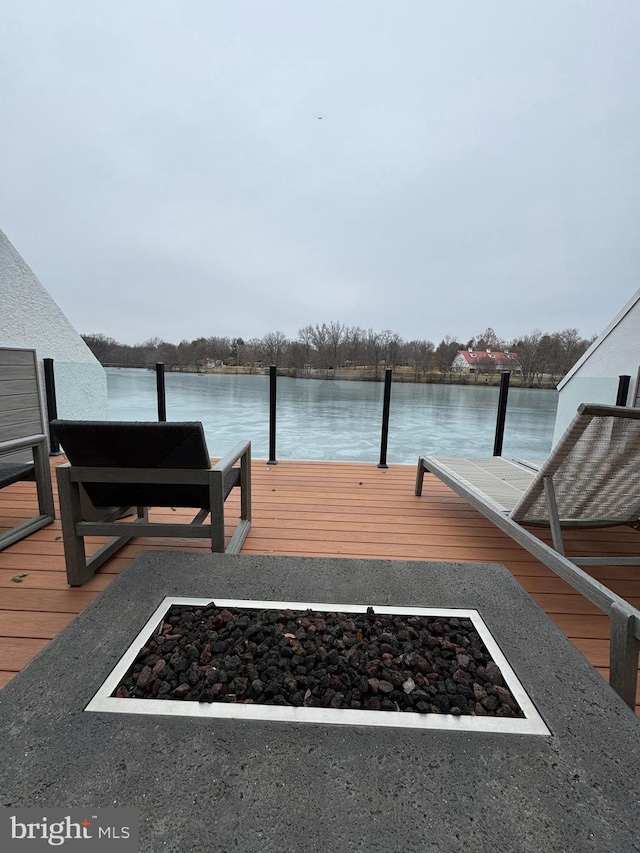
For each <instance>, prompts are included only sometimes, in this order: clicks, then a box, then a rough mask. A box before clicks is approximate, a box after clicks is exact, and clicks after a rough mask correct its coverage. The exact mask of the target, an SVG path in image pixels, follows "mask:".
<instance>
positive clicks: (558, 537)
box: [542, 477, 565, 557]
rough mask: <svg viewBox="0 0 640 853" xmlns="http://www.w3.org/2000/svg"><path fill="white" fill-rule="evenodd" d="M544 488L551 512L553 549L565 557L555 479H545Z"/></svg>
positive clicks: (550, 522) (550, 523)
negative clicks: (554, 484)
mask: <svg viewBox="0 0 640 853" xmlns="http://www.w3.org/2000/svg"><path fill="white" fill-rule="evenodd" d="M542 486H543V488H544V494H545V497H546V499H547V510H548V512H549V527H550V528H551V538H552V540H553V547H554V548H555V549H556V551H557V552H558V554H562V556H563V557H564V555H565V554H564V542H563V539H562V528H561V527H560V519H559V517H558V505H557V503H556V491H555V488H554V486H553V479H552V478H551V477H543V478H542Z"/></svg>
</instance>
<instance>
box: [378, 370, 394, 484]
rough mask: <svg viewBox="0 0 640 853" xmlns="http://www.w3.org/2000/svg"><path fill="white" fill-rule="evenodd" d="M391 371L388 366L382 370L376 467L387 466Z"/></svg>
mask: <svg viewBox="0 0 640 853" xmlns="http://www.w3.org/2000/svg"><path fill="white" fill-rule="evenodd" d="M392 374H393V371H392V369H391V368H390V367H387V369H386V370H385V372H384V400H383V403H382V437H381V439H380V462H378V468H388V467H389V466H388V465H387V440H388V438H389V410H390V408H391V376H392Z"/></svg>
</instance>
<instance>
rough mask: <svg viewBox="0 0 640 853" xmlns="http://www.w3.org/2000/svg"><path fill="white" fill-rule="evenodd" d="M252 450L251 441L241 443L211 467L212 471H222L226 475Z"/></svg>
mask: <svg viewBox="0 0 640 853" xmlns="http://www.w3.org/2000/svg"><path fill="white" fill-rule="evenodd" d="M250 448H251V442H250V441H239V442H238V444H236V446H235V447H234V448H233V449H232V450H230V451H229V452H228V453H227V454H225V456H223V457H222V459H220V460H219V461H218V462H216V464H215V465H212V466H211V470H212V471H221V472H222V473H223V474H226V473H227V471H229V470H230V469H231V468H232V467H233V465H234V463H235V462H237V461H238V459H240V458H241V457H242V456H244V455H245V453H246V452H247V451H248V450H249V449H250Z"/></svg>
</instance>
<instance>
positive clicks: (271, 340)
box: [262, 332, 289, 366]
mask: <svg viewBox="0 0 640 853" xmlns="http://www.w3.org/2000/svg"><path fill="white" fill-rule="evenodd" d="M288 346H289V341H288V339H287V336H286V335H285V334H284V333H283V332H269V333H268V334H267V335H265V336H264V337H263V338H262V349H263V351H264V354H265V357H266V360H267V361H268V362H269V364H275V365H276V366H278V365H282V362H283V359H284V356H285V354H286V351H287V348H288Z"/></svg>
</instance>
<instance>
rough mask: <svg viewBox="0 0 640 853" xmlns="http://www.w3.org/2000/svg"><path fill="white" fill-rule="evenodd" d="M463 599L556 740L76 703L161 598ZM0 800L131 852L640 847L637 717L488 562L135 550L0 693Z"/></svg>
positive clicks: (500, 852) (506, 851)
mask: <svg viewBox="0 0 640 853" xmlns="http://www.w3.org/2000/svg"><path fill="white" fill-rule="evenodd" d="M170 595H177V596H196V597H208V596H210V597H211V598H213V599H214V600H215V598H216V597H218V598H245V599H265V600H269V599H273V600H291V601H330V602H335V603H351V604H354V603H359V602H362V603H367V604H373V605H374V606H375V604H376V603H377V604H396V605H418V606H423V607H470V608H477V609H478V610H479V611H480V613H481V615H482V617H483V618H484V620H485V621H486V623H487V624H488V626H489V628H490V630H491V631H492V632H493V634H494V636H495V637H496V639H497V640H498V642H499V644H500V646H501V648H502V650H503V652H504V653H505V654H506V656H507V658H508V660H509V662H510V663H511V665H512V666H513V668H514V669H515V671H516V673H517V675H518V677H519V678H520V680H521V682H522V683H523V684H524V686H525V688H526V689H527V691H528V693H529V695H530V696H531V698H532V699H533V700H534V702H535V704H536V706H537V708H538V710H539V711H540V713H541V714H542V716H543V718H544V720H545V722H546V723H547V725H548V727H549V728H550V730H551V732H552V736H551V737H548V738H547V737H535V736H526V735H505V734H500V735H495V734H486V733H461V732H440V731H420V730H415V729H402V730H398V729H387V728H384V729H380V728H369V727H344V726H327V725H318V724H300V725H297V724H287V723H274V722H246V721H243V722H238V721H233V720H219V719H216V720H206V719H204V720H203V719H199V720H198V719H188V718H182V717H164V716H157V717H156V716H134V715H129V714H89V713H86V712H84V711H83V708H84V707H85V705H86V704H87V702H88V701H89V700H90V698H91V697H92V696H93V694H94V693H95V691H96V690H97V689H98V687H99V686H100V684H101V683H102V681H103V680H104V679H105V678H106V676H107V675H108V674H109V672H110V671H111V669H112V668H113V666H114V665H115V664H116V663H117V661H118V660H119V658H120V657H121V655H122V654H123V652H124V651H125V649H126V648H127V647H128V645H129V644H130V642H131V641H132V639H133V638H134V637H135V636H136V634H137V633H138V631H139V630H140V629H141V628H142V626H143V625H144V623H145V622H146V621H147V619H148V618H149V616H150V615H151V613H152V612H153V610H154V609H155V608H156V607H157V606H158V604H159V603H160V602H161V600H162V598H163V597H165V596H170ZM0 745H1V754H2V763H1V768H0V796H1V805H2V806H4V807H8V808H18V807H40V808H44V807H68V808H72V807H73V808H76V807H78V806H84V807H87V808H88V807H91V806H93V807H118V806H119V807H123V808H124V807H134V808H136V809H137V810H138V813H139V816H140V850H141V851H176V853H188V851H200V850H202V851H216V853H217V851H220V853H222V851H224V853H227V851H234V850H237V851H242V852H243V853H254V851H278V853H306V851H317V850H323V851H349V850H363V851H364V850H366V851H381V852H382V851H385V853H389V851H398V853H400V851H401V852H402V853H411V851H421V853H423V851H429V852H430V851H433V853H436V851H437V853H449V851H452V853H453V851H465V853H476V851H477V853H485V851H497V853H512V851H513V853H520V852H521V851H522V852H523V853H528V851H545V853H551V851H562V853H567V851H571V853H581V851H602V853H605V851H619V852H620V853H631V851H639V850H640V840H639V837H640V808H639V806H640V782H639V771H640V720H638V719H637V718H636V717H635V715H634V714H633V713H632V712H631V711H630V710H629V708H627V706H626V705H625V704H624V703H623V702H622V701H621V700H620V699H619V698H618V697H617V696H616V694H615V693H614V692H613V691H612V690H611V689H610V688H609V687H608V686H607V685H606V684H605V682H604V681H603V680H602V679H601V678H600V676H599V675H598V674H597V673H596V672H595V671H594V670H593V669H592V667H591V666H590V665H589V664H588V663H587V662H586V660H585V659H584V658H583V657H582V656H581V655H580V653H579V652H578V651H577V650H576V649H575V648H574V647H573V645H572V644H571V643H570V642H569V641H568V640H567V639H566V638H565V637H564V635H563V634H562V633H561V632H560V631H559V630H558V629H557V628H556V627H555V625H554V624H553V623H552V622H551V621H550V620H549V619H548V617H547V616H546V615H545V614H544V613H543V612H542V611H541V610H540V608H538V606H537V605H536V604H535V603H534V602H533V601H532V599H531V598H530V597H529V596H528V595H527V594H526V593H525V592H524V590H523V589H522V588H521V587H520V585H519V584H518V583H517V582H516V581H515V580H514V579H513V578H512V577H511V575H510V574H509V573H508V572H507V571H506V570H505V569H504V568H503V567H502V566H496V565H478V564H476V565H473V564H449V563H448V564H445V563H440V564H437V563H422V562H396V561H369V560H337V559H316V558H306V559H299V558H295V557H252V556H225V555H213V554H211V555H210V554H206V555H199V554H180V555H177V554H172V553H167V552H156V553H153V552H146V553H145V554H143V555H141V556H140V557H139V558H138V559H137V560H135V561H134V562H133V563H132V564H131V565H130V566H129V567H128V568H127V569H126V570H125V571H124V572H123V573H122V574H121V575H120V576H119V577H118V578H117V579H116V580H115V581H114V582H113V583H112V584H111V585H110V586H109V587H108V588H107V589H106V590H105V591H104V592H103V593H101V594H100V595H99V596H98V598H97V599H96V600H95V601H94V602H93V604H92V605H91V606H89V607H88V608H87V609H86V610H85V611H83V612H82V613H81V614H80V615H79V616H78V617H77V618H76V619H75V620H74V621H73V622H72V623H71V625H69V626H68V627H67V628H66V629H65V630H64V631H63V632H62V633H61V634H60V635H59V636H58V637H57V638H56V639H55V640H53V641H52V642H51V643H50V644H49V645H48V646H47V647H46V648H45V649H44V650H43V652H42V653H41V654H39V655H38V656H37V657H36V658H35V659H34V660H33V661H32V662H31V663H30V664H29V665H28V666H27V667H26V668H25V669H24V670H23V671H22V672H21V673H20V674H19V675H18V676H17V677H16V678H15V679H14V680H13V681H12V682H10V683H9V684H8V685H7V687H5V688H4V690H2V691H0Z"/></svg>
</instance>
